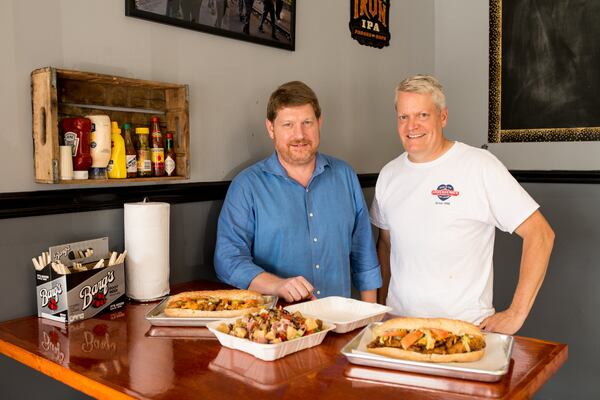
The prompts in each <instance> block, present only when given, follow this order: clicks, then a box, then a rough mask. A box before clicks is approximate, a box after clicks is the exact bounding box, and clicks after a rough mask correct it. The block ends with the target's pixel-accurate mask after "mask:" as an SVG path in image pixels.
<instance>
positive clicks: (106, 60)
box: [0, 0, 435, 192]
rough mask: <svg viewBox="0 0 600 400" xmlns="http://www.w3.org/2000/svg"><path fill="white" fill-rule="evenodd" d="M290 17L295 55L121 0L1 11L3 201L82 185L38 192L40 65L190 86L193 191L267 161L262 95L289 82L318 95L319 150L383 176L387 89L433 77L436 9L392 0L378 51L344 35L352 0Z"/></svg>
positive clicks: (305, 1)
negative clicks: (137, 10)
mask: <svg viewBox="0 0 600 400" xmlns="http://www.w3.org/2000/svg"><path fill="white" fill-rule="evenodd" d="M232 9H234V7H230V8H229V10H232ZM296 11H297V13H296V22H297V23H296V51H294V52H290V51H286V50H280V49H276V48H271V47H267V46H262V45H258V44H253V43H247V42H243V41H238V40H234V39H229V38H225V37H219V36H214V35H210V34H208V33H203V32H197V31H193V30H188V29H183V28H178V27H175V26H168V25H163V24H159V23H154V22H149V21H144V20H140V19H136V18H131V17H126V16H125V5H124V1H123V0H53V1H47V0H4V1H2V2H1V3H0V51H1V54H2V61H0V90H1V91H2V96H1V97H0V120H1V121H2V123H1V124H0V139H1V140H2V143H3V157H2V166H3V168H1V169H0V192H18V191H31V190H47V189H58V188H71V187H88V186H73V185H67V186H65V185H44V184H36V183H34V180H33V159H32V154H33V142H32V139H31V132H32V130H31V92H30V73H31V71H33V70H34V69H36V68H40V67H44V66H53V67H59V68H65V69H76V70H82V71H91V72H98V73H105V74H112V75H119V76H125V77H132V78H138V79H148V80H156V81H164V82H173V83H185V84H188V85H189V88H190V102H189V105H190V110H189V111H190V139H191V179H190V181H193V182H201V181H219V180H227V179H231V178H232V177H233V176H235V174H236V173H237V172H239V171H240V170H241V169H242V168H243V167H245V166H247V165H249V164H251V163H253V162H255V161H257V160H259V159H261V158H263V157H265V156H267V155H269V154H270V152H271V151H272V144H271V142H270V140H269V139H268V136H267V134H266V131H265V127H264V119H265V108H266V102H267V100H268V96H269V95H270V93H271V92H272V91H273V90H274V89H275V88H276V87H277V86H278V85H279V84H281V83H283V82H286V81H290V80H296V79H299V80H303V81H305V82H306V83H307V84H309V85H310V86H311V87H312V88H313V89H314V90H315V91H316V93H317V95H318V96H319V100H320V102H321V106H322V109H323V116H324V125H323V129H322V132H321V133H322V139H321V150H322V151H323V152H325V153H329V154H331V155H333V156H336V157H339V158H342V159H345V160H347V161H349V162H350V163H351V164H352V165H353V166H354V168H355V169H356V170H357V172H359V173H369V172H378V171H379V170H380V168H381V167H382V166H383V165H384V164H385V163H386V162H388V161H389V160H391V159H392V158H394V157H395V156H397V155H398V154H399V153H400V152H401V151H402V149H401V146H400V143H399V139H398V138H397V136H396V133H395V116H394V113H393V92H394V86H395V85H396V83H397V82H398V81H399V80H401V79H402V78H403V77H405V76H406V75H408V74H411V73H416V72H429V73H431V72H433V71H434V53H435V52H434V31H435V30H434V0H419V1H413V0H394V1H393V2H392V4H391V7H390V29H391V35H392V38H391V42H390V46H389V47H386V48H384V49H381V50H379V49H375V48H371V47H365V46H361V45H359V44H358V43H357V42H356V41H354V40H353V39H352V38H351V37H350V32H349V29H348V22H349V14H350V4H349V2H348V1H347V0H327V1H323V0H299V1H298V2H297V10H296ZM106 187H107V188H110V187H112V185H111V186H106Z"/></svg>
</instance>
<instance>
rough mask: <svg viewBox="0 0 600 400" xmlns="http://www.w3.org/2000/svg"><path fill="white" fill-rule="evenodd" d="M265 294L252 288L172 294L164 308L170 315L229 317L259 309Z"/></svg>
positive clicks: (167, 314)
mask: <svg viewBox="0 0 600 400" xmlns="http://www.w3.org/2000/svg"><path fill="white" fill-rule="evenodd" d="M262 305H263V296H262V295H261V294H260V293H258V292H255V291H252V290H237V289H231V290H202V291H195V292H183V293H179V294H176V295H174V296H171V298H170V299H169V300H168V302H167V305H166V307H165V309H164V313H165V315H166V316H168V317H204V318H208V317H211V318H212V317H215V318H229V317H238V316H240V315H244V314H248V313H253V312H256V311H259V310H260V309H261V307H262Z"/></svg>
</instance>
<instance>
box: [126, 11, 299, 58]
mask: <svg viewBox="0 0 600 400" xmlns="http://www.w3.org/2000/svg"><path fill="white" fill-rule="evenodd" d="M248 5H250V6H249V7H248ZM269 5H271V6H269ZM246 7H247V8H246ZM265 7H267V9H266V11H267V12H266V15H265V17H264V18H263V14H265V12H264V11H265ZM247 10H250V18H249V20H250V23H249V25H248V27H247V29H245V28H246V26H245V25H246V15H247V14H246V12H247ZM125 15H127V16H130V17H135V18H141V19H145V20H148V21H153V22H160V23H163V24H167V25H174V26H178V27H181V28H187V29H192V30H196V31H200V32H206V33H210V34H213V35H219V36H225V37H229V38H232V39H238V40H243V41H246V42H252V43H257V44H262V45H265V46H271V47H277V48H280V49H285V50H290V51H294V50H295V45H296V33H295V31H296V0H268V1H263V0H125ZM273 17H274V19H275V25H274V27H275V29H274V30H273V29H272V28H273V25H271V20H272V18H273ZM261 20H262V22H263V25H262V32H261V31H259V24H260V21H261Z"/></svg>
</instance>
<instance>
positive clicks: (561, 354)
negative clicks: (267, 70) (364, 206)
mask: <svg viewBox="0 0 600 400" xmlns="http://www.w3.org/2000/svg"><path fill="white" fill-rule="evenodd" d="M200 287H203V288H214V287H215V284H214V283H208V282H193V283H190V284H186V285H185V286H180V287H179V288H178V290H177V291H179V290H184V289H185V290H187V289H191V288H200ZM155 305H156V303H148V304H138V303H130V304H128V305H127V306H126V307H125V308H124V309H123V310H120V311H117V312H114V313H112V314H105V315H103V316H101V317H99V318H93V319H89V320H85V321H82V322H78V323H74V324H71V325H63V324H61V323H56V322H53V321H50V320H46V319H42V318H37V317H26V318H22V319H17V320H13V321H7V322H3V323H0V352H2V353H3V354H5V355H7V356H9V357H12V358H14V359H15V360H17V361H20V362H21V363H23V364H25V365H28V366H30V367H31V368H34V369H36V370H38V371H40V372H42V373H44V374H46V375H48V376H50V377H52V378H54V379H56V380H59V381H61V382H64V383H65V384H67V385H69V386H72V387H73V388H75V389H77V390H80V391H82V392H84V393H86V394H88V395H90V396H93V397H97V398H106V399H128V398H147V399H181V400H183V399H220V400H223V399H232V400H234V399H267V398H289V399H294V400H298V399H311V400H313V399H314V400H316V399H344V400H350V399H380V398H382V399H383V398H390V396H394V398H402V399H471V398H497V399H507V398H528V397H531V396H532V395H533V394H534V393H535V392H536V391H537V390H539V388H540V387H542V385H543V384H544V383H545V382H546V381H547V380H548V379H549V378H550V377H551V376H552V375H553V374H554V373H555V372H556V371H557V370H558V369H559V368H560V366H561V365H562V364H563V363H564V362H565V361H566V359H567V346H566V345H564V344H559V343H553V342H546V341H541V340H536V339H530V338H524V337H515V343H514V349H513V354H512V361H511V368H510V371H509V373H508V374H507V375H506V376H505V377H504V378H502V379H501V380H500V381H499V382H495V383H482V382H475V381H466V380H460V379H452V378H442V377H433V376H428V375H421V374H413V373H403V372H397V371H389V370H384V369H378V368H369V367H363V366H358V365H353V364H350V363H349V362H348V361H347V360H346V358H345V357H344V356H343V355H342V354H340V349H341V348H342V347H344V345H346V344H347V343H348V342H349V341H350V340H351V339H352V338H353V337H354V336H355V335H357V334H358V333H359V332H360V330H356V331H353V332H349V333H346V334H341V335H340V334H335V333H329V334H327V336H326V337H325V340H324V341H323V343H322V344H321V345H320V346H317V347H313V348H311V349H307V350H303V351H301V352H298V353H294V354H291V355H289V356H287V357H284V358H282V359H279V360H276V361H272V362H267V361H261V360H259V359H256V358H254V357H252V356H250V355H248V354H246V353H242V352H239V351H236V350H231V349H227V348H224V347H222V346H221V345H220V344H219V342H218V341H217V340H216V338H214V337H213V336H212V335H211V334H210V332H208V330H206V329H205V328H168V327H152V326H151V325H150V324H149V323H148V322H147V321H146V320H145V318H144V316H145V315H146V313H147V312H148V311H150V310H151V309H152V308H153V307H154V306H155Z"/></svg>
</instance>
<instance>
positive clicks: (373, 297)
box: [360, 289, 377, 303]
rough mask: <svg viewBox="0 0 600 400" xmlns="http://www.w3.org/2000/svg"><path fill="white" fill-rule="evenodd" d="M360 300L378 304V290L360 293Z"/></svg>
mask: <svg viewBox="0 0 600 400" xmlns="http://www.w3.org/2000/svg"><path fill="white" fill-rule="evenodd" d="M360 299H361V300H362V301H366V302H368V303H377V289H373V290H363V291H362V292H360Z"/></svg>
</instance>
